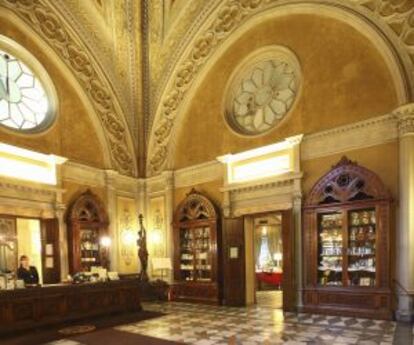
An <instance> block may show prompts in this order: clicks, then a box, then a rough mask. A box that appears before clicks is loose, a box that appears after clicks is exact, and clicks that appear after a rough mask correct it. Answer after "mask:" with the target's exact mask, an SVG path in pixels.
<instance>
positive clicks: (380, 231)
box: [303, 157, 393, 319]
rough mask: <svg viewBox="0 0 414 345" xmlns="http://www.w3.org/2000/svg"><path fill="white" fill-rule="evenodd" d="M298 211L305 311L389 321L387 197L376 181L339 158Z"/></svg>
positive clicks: (390, 241)
mask: <svg viewBox="0 0 414 345" xmlns="http://www.w3.org/2000/svg"><path fill="white" fill-rule="evenodd" d="M303 213H304V226H303V238H304V257H305V258H306V261H305V263H304V264H305V265H304V272H305V285H304V311H308V312H317V313H327V314H333V315H348V316H358V317H369V318H377V319H391V318H392V295H391V281H390V276H391V267H390V257H391V247H392V240H393V239H392V237H391V232H390V217H391V197H390V195H389V193H388V191H387V190H386V188H385V186H384V185H383V183H382V181H381V180H380V179H379V177H378V176H377V175H376V174H374V173H373V172H371V171H369V170H367V169H365V168H363V167H361V166H359V165H357V164H356V163H354V162H351V161H349V160H348V159H347V158H346V157H344V158H342V160H341V161H340V162H339V163H338V164H337V165H336V166H334V167H333V168H332V170H331V171H330V172H329V173H328V174H326V175H325V176H323V177H322V178H321V179H320V180H319V181H318V182H317V183H316V185H315V186H314V187H313V189H312V191H311V192H310V194H309V196H308V198H307V200H306V203H305V207H304V211H303Z"/></svg>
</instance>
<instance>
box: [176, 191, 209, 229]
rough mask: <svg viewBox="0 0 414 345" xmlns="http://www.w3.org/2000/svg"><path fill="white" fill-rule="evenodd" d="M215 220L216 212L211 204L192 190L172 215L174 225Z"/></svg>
mask: <svg viewBox="0 0 414 345" xmlns="http://www.w3.org/2000/svg"><path fill="white" fill-rule="evenodd" d="M216 218H217V211H216V208H215V207H214V205H213V203H212V202H211V201H210V200H209V199H208V198H207V197H205V196H204V195H203V194H201V193H199V192H198V191H196V190H195V189H194V188H193V189H192V190H191V191H190V193H188V194H187V197H186V198H185V199H184V200H183V201H182V202H181V203H180V204H179V205H178V207H177V209H176V211H175V214H174V222H175V223H176V224H178V223H182V222H187V221H192V220H207V219H216Z"/></svg>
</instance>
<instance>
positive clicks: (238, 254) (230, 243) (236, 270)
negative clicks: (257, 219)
mask: <svg viewBox="0 0 414 345" xmlns="http://www.w3.org/2000/svg"><path fill="white" fill-rule="evenodd" d="M223 275H224V277H223V278H224V279H223V280H224V282H223V295H224V296H223V297H224V299H223V303H224V304H225V305H229V306H244V305H246V259H245V243H244V219H243V217H239V218H226V219H224V220H223Z"/></svg>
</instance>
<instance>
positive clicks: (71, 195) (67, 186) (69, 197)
mask: <svg viewBox="0 0 414 345" xmlns="http://www.w3.org/2000/svg"><path fill="white" fill-rule="evenodd" d="M62 188H63V189H64V190H65V193H63V203H64V204H65V205H67V207H68V208H69V207H70V206H71V204H72V203H73V202H75V201H76V200H77V198H78V197H79V196H80V195H81V194H82V193H83V192H86V190H88V189H89V190H90V191H91V192H92V193H94V194H95V195H96V196H97V197H98V198H99V200H100V201H101V202H102V203H103V205H104V206H105V208H107V207H106V206H107V204H108V202H107V197H106V191H105V188H103V187H91V186H86V185H81V184H78V183H74V182H69V181H63V184H62ZM110 221H111V222H112V221H115V220H112V219H111V220H110Z"/></svg>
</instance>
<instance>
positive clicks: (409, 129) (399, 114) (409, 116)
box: [393, 103, 414, 137]
mask: <svg viewBox="0 0 414 345" xmlns="http://www.w3.org/2000/svg"><path fill="white" fill-rule="evenodd" d="M393 114H394V116H395V117H396V119H397V124H398V133H399V136H400V137H402V136H405V135H413V134H414V103H409V104H406V105H403V106H402V107H399V108H398V109H396V110H395V111H394V112H393Z"/></svg>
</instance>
